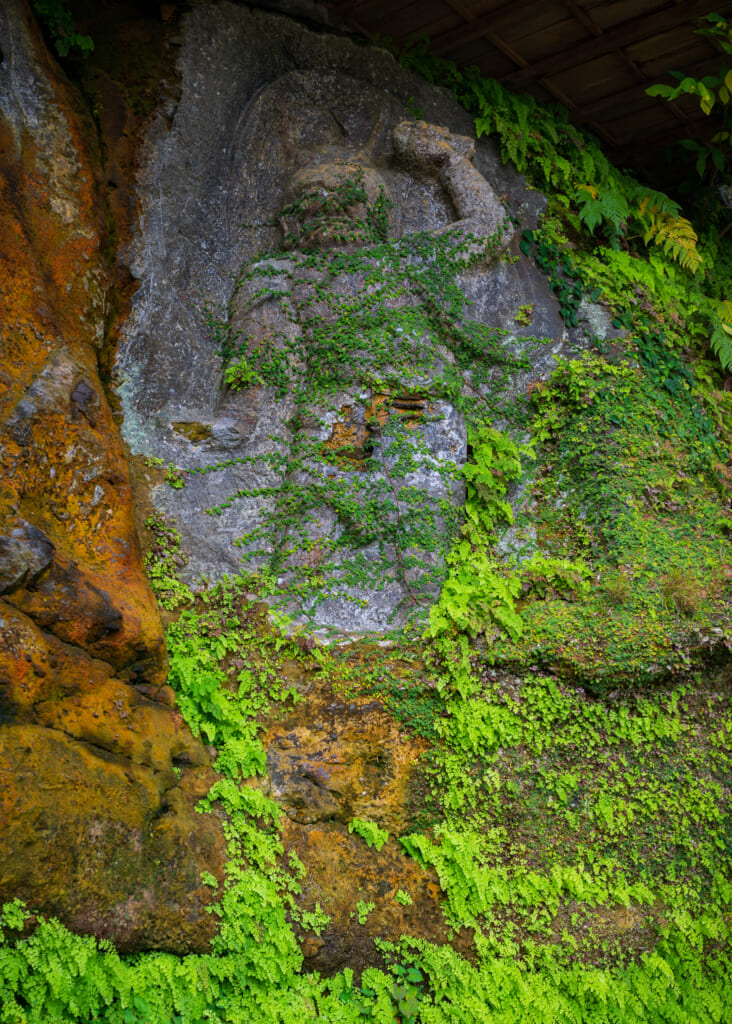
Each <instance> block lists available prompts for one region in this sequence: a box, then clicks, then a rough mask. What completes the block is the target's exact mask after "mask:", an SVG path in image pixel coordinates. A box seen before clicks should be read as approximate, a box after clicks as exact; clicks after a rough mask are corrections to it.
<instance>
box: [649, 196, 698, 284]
mask: <svg viewBox="0 0 732 1024" xmlns="http://www.w3.org/2000/svg"><path fill="white" fill-rule="evenodd" d="M678 210H679V207H678V205H677V204H676V203H674V202H673V200H671V199H668V196H664V195H663V193H661V192H654V193H653V194H648V195H644V196H643V198H642V199H641V201H640V205H639V207H638V212H637V214H636V216H637V217H638V219H639V220H640V222H641V224H642V225H643V227H644V229H645V232H644V235H643V241H644V242H645V243H646V245H648V243H649V242H653V244H654V245H660V246H661V247H662V249H663V251H664V253H665V255H666V256H670V257H671V259H673V260H674V261H675V262H676V263H678V264H679V265H680V266H682V267H683V268H684V269H685V270H690V271H691V273H692V274H696V272H697V271H698V270H699V268H700V267H701V266H702V264H703V263H704V258H703V256H702V254H701V253H700V252H699V249H698V247H697V243H698V241H699V239H698V237H697V234H696V231H694V228H693V226H692V224H691V221H689V220H687V219H686V217H681V216H680V215H679V213H678ZM670 211H675V212H670Z"/></svg>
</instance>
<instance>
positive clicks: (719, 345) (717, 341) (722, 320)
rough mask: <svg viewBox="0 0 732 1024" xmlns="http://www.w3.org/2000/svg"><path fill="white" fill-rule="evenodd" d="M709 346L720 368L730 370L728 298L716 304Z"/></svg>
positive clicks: (731, 304) (731, 344) (731, 310)
mask: <svg viewBox="0 0 732 1024" xmlns="http://www.w3.org/2000/svg"><path fill="white" fill-rule="evenodd" d="M709 346H710V348H711V350H712V352H714V354H715V355H716V357H717V359H719V362H720V363H721V365H722V369H723V370H727V371H728V372H729V371H732V302H729V301H728V300H725V301H724V302H720V303H718V305H717V316H716V317H715V318H714V320H713V322H712V334H711V337H710V339H709Z"/></svg>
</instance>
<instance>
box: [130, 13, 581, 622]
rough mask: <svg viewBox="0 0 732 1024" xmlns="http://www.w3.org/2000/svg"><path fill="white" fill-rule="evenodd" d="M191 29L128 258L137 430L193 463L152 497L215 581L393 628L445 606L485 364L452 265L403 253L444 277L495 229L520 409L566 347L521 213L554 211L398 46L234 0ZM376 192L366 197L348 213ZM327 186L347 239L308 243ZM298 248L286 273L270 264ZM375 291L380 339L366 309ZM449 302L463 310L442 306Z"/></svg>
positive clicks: (193, 581) (490, 314) (467, 276)
mask: <svg viewBox="0 0 732 1024" xmlns="http://www.w3.org/2000/svg"><path fill="white" fill-rule="evenodd" d="M178 39H179V43H180V56H179V61H178V71H179V74H180V86H179V89H180V95H179V97H178V98H177V100H175V101H173V100H170V101H167V102H166V103H165V104H163V107H162V109H159V110H158V112H157V114H156V115H155V116H154V117H153V119H152V120H151V122H150V124H149V126H148V129H147V132H146V136H145V140H144V145H143V150H142V156H141V171H140V176H139V193H138V194H139V204H140V219H139V223H138V225H137V226H136V229H135V230H134V231H133V234H132V239H131V243H130V246H129V253H130V260H129V269H130V273H131V275H132V276H133V277H134V278H135V279H136V280H137V281H138V282H139V287H138V290H137V291H136V293H135V295H134V298H133V300H132V303H131V308H130V314H129V316H128V318H127V319H126V321H125V322H124V323H123V324H122V326H121V331H120V344H119V347H118V359H117V365H116V373H117V379H118V389H119V394H120V399H121V405H122V412H123V424H122V433H123V436H124V437H125V440H126V441H127V443H128V444H129V446H130V449H131V451H132V452H133V453H135V454H137V455H140V456H146V457H150V456H152V457H154V458H157V459H159V460H162V462H163V463H164V464H172V465H173V466H174V467H175V474H176V475H177V480H176V483H177V484H179V485H180V486H177V487H174V488H171V487H170V486H169V485H168V484H166V483H165V482H162V481H160V480H157V481H155V480H151V484H150V487H149V494H148V495H146V496H145V499H146V500H147V498H148V497H149V500H150V501H151V502H152V504H153V505H154V506H155V507H156V508H157V509H158V510H159V511H160V512H162V513H163V514H164V515H165V516H167V517H169V518H170V520H171V521H172V522H174V523H175V525H176V527H177V528H178V529H179V530H180V532H181V535H182V554H183V555H184V557H185V558H186V559H187V565H186V566H185V568H184V569H183V576H184V578H185V580H186V582H187V583H188V584H189V585H191V586H193V587H194V588H195V587H197V586H199V585H200V581H201V579H202V577H203V578H204V579H207V580H208V581H209V582H214V581H216V580H218V579H220V578H221V576H222V575H223V574H224V573H230V574H236V573H238V572H240V571H241V570H242V568H243V569H244V571H245V572H254V573H264V574H265V575H267V574H269V577H270V583H271V588H272V589H274V592H275V598H274V599H275V603H279V604H280V605H282V606H284V607H285V608H286V610H287V613H288V614H289V615H290V616H291V617H293V618H294V619H295V621H301V622H303V621H308V622H309V624H310V628H313V627H316V628H320V629H323V630H328V629H330V630H334V629H337V630H339V631H341V632H343V633H345V634H351V635H352V634H353V633H354V632H366V631H373V630H376V631H379V630H382V631H383V630H384V629H388V628H393V627H394V626H398V625H399V624H400V623H402V622H403V621H404V618H405V617H406V616H407V614H409V613H411V612H413V611H414V606H415V605H417V606H424V605H428V604H429V603H430V602H431V601H433V600H434V599H435V597H436V595H437V594H439V589H440V585H441V581H442V579H443V577H444V556H445V552H446V549H447V548H448V547H449V544H450V542H451V536H452V534H453V533H454V527H455V521H456V515H459V512H458V510H459V508H460V507H461V505H462V500H463V491H462V484H461V483H460V482H459V481H456V480H455V478H454V470H455V468H456V467H459V466H460V465H462V464H463V463H464V461H465V458H466V452H467V444H466V425H465V421H464V417H463V415H462V413H458V412H457V411H456V408H455V402H456V399H457V398H458V397H460V396H459V395H458V396H455V395H452V396H451V397H449V398H447V397H446V396H448V395H450V388H451V387H452V388H453V391H454V384H452V385H451V384H450V383H449V378H451V376H452V377H453V378H454V376H455V374H458V375H459V374H460V373H466V372H467V371H466V368H465V367H464V366H462V365H459V366H458V364H457V363H456V356H455V353H454V349H455V347H456V343H455V340H454V337H452V336H451V330H452V327H451V326H449V325H448V326H447V327H445V326H444V325H438V324H437V320H438V319H439V316H436V315H435V313H434V311H432V312H431V311H430V308H429V301H428V299H427V298H426V295H425V289H426V288H428V287H429V283H428V282H427V283H426V281H425V273H426V270H425V268H427V267H428V266H429V260H428V259H423V257H421V256H419V255H418V254H416V252H411V250H410V249H409V247H408V246H409V243H407V242H406V241H405V240H406V239H407V238H408V237H409V236H412V235H414V233H415V232H425V233H427V234H426V235H425V237H429V238H430V239H432V240H433V243H434V244H439V241H440V240H442V242H443V249H444V252H443V253H442V258H443V262H445V264H447V263H449V261H450V260H451V259H452V260H453V261H454V260H456V259H459V258H467V250H466V252H465V253H463V255H462V256H459V255H455V253H451V252H450V251H449V248H448V243H447V239H448V237H454V245H455V246H457V247H459V244H461V242H462V241H463V240H464V239H465V238H466V237H467V235H468V234H469V233H470V232H471V231H473V232H474V233H475V234H476V235H477V236H478V237H480V238H481V239H482V240H483V242H482V244H483V245H485V239H486V238H487V237H488V236H493V234H494V233H495V235H496V238H495V241H494V244H493V247H492V249H491V250H490V251H488V250H485V251H483V252H482V254H478V253H475V254H473V255H474V256H475V260H474V263H472V264H471V265H470V266H469V267H468V266H467V264H466V268H465V269H466V273H464V274H463V275H462V276H461V279H460V292H461V295H462V299H461V301H464V302H465V304H466V305H465V308H466V309H467V303H468V302H470V303H471V304H472V306H471V311H470V319H471V320H472V322H473V327H474V328H475V329H477V330H483V331H485V332H486V335H485V337H486V347H488V345H489V334H490V332H491V331H495V332H498V333H500V332H501V331H504V332H505V334H506V338H505V340H504V341H502V342H501V343H500V344H499V346H498V351H497V352H496V353H495V354H494V355H493V356H492V358H494V359H495V361H496V362H497V363H500V362H501V360H505V359H506V358H514V359H515V360H516V361H517V362H518V360H519V359H520V358H521V357H524V358H526V360H527V363H526V365H525V367H524V369H523V370H522V371H521V372H516V373H515V374H513V375H512V377H511V380H510V385H509V390H510V392H511V394H516V393H518V392H520V391H522V390H524V389H525V388H526V387H527V386H528V384H529V383H530V382H531V381H535V380H537V379H539V378H541V377H543V376H546V375H548V373H549V372H551V369H552V367H553V366H554V357H555V356H556V355H557V354H559V353H563V352H564V353H566V352H567V351H569V349H568V347H567V341H568V338H567V334H566V331H565V328H564V325H563V323H562V321H561V319H560V317H559V315H558V308H557V303H556V300H555V299H554V297H553V296H552V294H551V292H550V290H549V285H548V283H547V280H546V278H545V277H544V275H542V274H540V273H539V272H537V270H536V268H535V267H534V266H533V265H532V264H531V262H530V261H528V260H526V259H525V258H523V257H521V258H520V259H519V250H518V240H519V238H518V233H516V237H514V238H513V239H512V236H513V235H514V228H513V226H512V224H511V222H510V220H509V219H508V218H509V215H510V214H512V215H517V214H518V215H519V216H520V218H521V221H522V224H523V225H524V226H526V225H529V224H531V223H534V222H535V219H536V214H537V210H538V209H539V208H540V207H541V205H542V197H540V196H539V195H538V194H537V193H531V192H529V191H528V190H526V189H525V187H524V182H523V180H522V179H521V178H520V176H519V175H518V174H516V173H515V171H513V172H512V171H510V170H507V169H506V168H504V167H503V166H502V165H501V162H500V160H499V158H498V156H497V153H496V151H495V148H492V147H491V146H490V145H489V144H487V143H485V142H483V143H480V144H478V146H477V150H476V151H475V153H474V157H473V151H474V150H475V146H474V144H473V142H472V141H471V139H470V138H468V136H471V137H472V134H473V128H472V124H471V122H470V119H469V118H468V116H467V115H466V113H465V111H463V110H461V109H460V107H459V106H458V105H457V103H455V101H454V100H453V99H452V98H451V97H450V96H449V95H448V94H447V93H446V91H445V90H442V89H438V88H435V87H432V86H429V85H428V84H427V83H425V82H423V81H421V80H419V79H418V78H417V77H416V76H414V75H412V74H410V73H409V72H407V71H405V70H404V69H403V68H401V67H400V66H399V65H398V64H397V63H396V62H395V61H394V59H393V58H392V57H391V55H390V54H388V53H386V52H385V51H382V50H378V49H375V48H364V47H359V46H357V45H356V44H354V43H353V42H352V41H351V40H349V39H344V38H338V37H336V36H330V35H327V34H318V33H315V32H312V31H310V30H308V29H306V28H305V27H304V26H302V25H300V24H298V23H297V22H295V21H292V20H290V19H287V18H283V17H280V16H277V15H272V14H269V13H266V12H263V11H258V10H250V9H247V8H245V7H242V6H239V5H234V4H230V3H226V2H224V3H202V4H198V5H196V6H195V8H194V9H193V10H192V11H191V12H190V13H189V14H186V15H185V16H183V18H182V20H181V25H180V33H179V36H178ZM204 67H205V73H203V72H202V69H203V68H204ZM414 108H418V109H419V112H420V116H421V117H422V118H423V119H424V120H425V121H426V122H428V123H429V124H431V125H432V126H433V127H432V128H425V129H424V132H426V133H427V134H426V135H425V137H424V139H423V140H422V142H421V143H420V144H419V145H418V144H417V143H416V142H415V141H414V140H412V141H411V142H410V141H409V131H406V129H403V130H402V134H404V138H403V139H402V138H401V135H400V130H399V128H398V126H399V125H400V124H403V125H406V126H409V125H410V124H412V125H414V124H415V123H416V122H415V120H414V118H410V115H409V111H410V110H413V109H414ZM405 119H406V120H405ZM434 126H436V127H434ZM430 132H432V133H433V136H434V138H433V141H432V143H431V145H432V148H433V150H434V151H432V150H430V149H429V146H427V142H426V141H425V140H426V139H427V137H428V135H429V133H430ZM440 132H441V133H442V134H440ZM435 133H436V134H435ZM400 140H401V141H400ZM420 146H421V148H420ZM440 146H441V147H442V149H440ZM349 182H350V183H351V184H349ZM357 182H363V186H362V190H363V197H362V199H359V201H358V202H354V203H351V205H350V206H348V209H347V210H345V209H344V210H343V211H341V212H340V214H339V212H338V211H336V210H335V209H334V208H331V207H333V204H334V203H337V202H338V195H339V194H340V193H342V194H343V195H345V191H344V190H346V191H347V190H348V188H352V187H353V186H354V185H355V184H356V183H357ZM339 189H340V193H339ZM316 195H317V196H319V197H320V198H319V200H318V201H325V202H326V204H327V205H328V209H327V210H325V211H321V212H320V213H319V214H318V216H328V217H331V218H334V223H335V224H337V225H338V224H339V225H340V227H339V231H341V234H339V233H338V231H333V230H330V229H320V228H318V229H317V230H314V232H313V233H312V234H310V235H308V232H309V231H310V228H309V227H308V223H310V225H311V226H312V223H314V221H313V210H312V209H310V210H309V209H308V205H307V203H310V204H311V205H312V201H313V196H316ZM307 196H310V199H308V200H307V202H305V199H306V197H307ZM499 196H501V197H502V198H501V199H499ZM323 197H328V198H327V199H326V200H323ZM293 201H294V206H293ZM303 202H305V205H304V206H303V205H302V204H303ZM298 204H300V206H298ZM380 204H381V205H380ZM504 204H505V205H504ZM346 205H348V204H346ZM287 206H290V207H291V210H290V213H289V214H287V215H285V216H284V217H283V218H280V219H278V214H279V212H280V210H281V209H282V208H283V207H287ZM387 209H388V213H387ZM298 210H299V212H298ZM379 211H381V213H380V212H379ZM300 214H302V216H303V217H304V221H305V223H299V221H298V217H299V216H300ZM341 214H342V215H341ZM382 215H383V222H382V223H381V228H382V235H381V236H379V235H378V230H377V228H376V225H378V223H379V217H380V216H382ZM339 217H340V219H339ZM359 218H361V220H362V221H363V224H362V225H361V227H358V228H357V227H356V226H355V225H356V222H357V221H359ZM364 225H365V226H366V227H367V228H369V230H371V232H372V234H371V236H369V231H367V230H365V229H364V230H362V229H363V228H364ZM293 228H294V234H293V237H292V238H291V239H289V240H288V239H287V238H286V236H287V233H288V231H290V230H291V229H293ZM343 232H345V234H343ZM349 232H350V237H347V236H348V235H349ZM449 232H454V236H449V234H448V233H449ZM461 232H462V233H461ZM379 241H382V242H384V243H388V244H389V245H390V246H391V248H390V250H389V251H390V254H391V255H390V256H389V258H388V260H385V259H384V256H383V253H382V254H381V255H379V254H378V250H374V248H373V247H374V245H375V244H376V243H378V242H379ZM400 241H401V242H403V244H402V247H401V248H400V245H399V243H400ZM509 242H510V243H511V248H510V249H508V248H507V247H508V244H509ZM430 244H432V243H430ZM282 245H284V246H285V248H286V249H287V251H288V258H287V259H282V258H281V257H280V258H279V259H273V260H269V261H268V262H266V263H262V262H261V259H260V256H261V254H262V253H263V252H266V251H271V250H272V249H275V248H279V247H281V246H282ZM369 246H370V247H371V248H370V249H369ZM502 253H503V255H504V256H508V259H501V258H500V257H501V254H502ZM361 256H363V259H361ZM389 261H392V262H391V263H390V262H389ZM331 265H332V267H334V268H340V269H336V270H332V269H330V268H331ZM390 266H391V267H392V269H391V271H389V269H388V268H389V267H390ZM455 266H456V265H455ZM455 266H453V268H452V270H451V271H449V273H452V274H453V276H455V274H456V269H455ZM389 274H391V276H389ZM420 274H421V275H422V276H420ZM324 289H325V291H327V298H326V299H322V294H323V290H324ZM376 292H378V293H379V315H380V316H381V321H379V322H378V323H375V322H374V321H373V318H372V319H371V320H369V318H368V317H364V316H363V314H362V312H361V313H359V311H358V309H357V306H358V302H359V301H360V297H361V296H362V295H363V294H365V293H371V294H372V295H375V293H376ZM456 295H457V293H456ZM452 301H453V302H455V301H456V299H455V296H453V300H452ZM527 302H528V303H530V304H531V307H532V309H533V322H532V328H531V333H532V334H534V335H537V336H542V337H545V338H549V339H552V344H551V345H550V344H544V345H542V346H533V347H532V346H531V344H529V343H527V342H526V341H525V340H522V341H518V340H517V333H518V332H517V326H516V322H515V320H514V317H515V315H516V313H517V311H518V309H519V307H520V306H521V305H522V304H525V303H527ZM436 303H437V305H442V306H443V308H444V310H445V311H446V312H448V307H449V302H448V301H447V299H446V298H445V297H442V298H438V299H436ZM450 315H453V318H455V317H456V314H450ZM457 319H459V316H458V317H457ZM382 321H383V322H382ZM452 326H453V327H454V326H456V325H455V324H453V325H452ZM385 339H388V340H385ZM573 340H574V341H578V340H579V341H580V343H584V342H583V339H582V338H581V337H578V338H575V339H573ZM458 358H459V357H458ZM480 361H481V357H476V363H478V362H480ZM488 363H489V359H488V358H487V357H486V358H484V359H483V365H481V371H482V370H483V369H484V368H485V366H487V365H488ZM494 369H495V374H494V377H496V378H497V377H498V376H500V367H499V366H498V365H497V366H496V367H495V368H494ZM225 374H226V376H225ZM237 375H238V376H237ZM278 375H279V376H278ZM468 376H469V373H468ZM284 379H286V386H285V387H284V389H283V387H282V381H283V380H284ZM471 387H472V383H471V382H470V381H467V380H466V383H465V384H464V385H463V388H462V391H463V397H464V398H466V399H468V400H469V399H470V397H471V395H473V394H474V391H471ZM491 388H492V384H488V385H487V386H486V384H485V382H484V383H483V385H482V391H481V392H480V394H481V395H482V396H483V397H485V396H487V395H488V394H489V393H490V391H491ZM458 390H459V389H458ZM507 397H508V396H507ZM492 415H495V410H493V412H492ZM410 460H411V461H410ZM450 474H452V476H450ZM184 483H185V486H183V484H184ZM410 489H411V493H412V500H411V502H410V501H409V500H407V499H406V498H405V495H406V494H407V492H408V491H409V490H410ZM376 494H378V495H379V498H378V505H379V511H378V516H377V517H376V518H378V519H379V520H380V523H379V526H378V528H375V527H374V523H373V520H371V519H370V512H369V506H370V505H373V504H374V501H375V500H376V499H375V498H374V495H376ZM233 495H236V498H235V500H231V498H232V496H233ZM139 500H143V499H142V494H140V497H139ZM295 506H296V507H295ZM211 509H215V510H216V515H213V516H212V515H207V514H206V512H207V510H209V511H210V510H211ZM446 509H447V512H446ZM410 521H412V522H415V523H416V522H420V524H421V527H420V528H421V529H422V535H421V536H420V537H419V538H418V539H415V536H414V531H413V532H412V533H410V530H409V525H408V524H409V522H410ZM354 537H355V540H354ZM302 538H305V540H304V541H303V540H302ZM313 580H315V583H313V582H312V581H313Z"/></svg>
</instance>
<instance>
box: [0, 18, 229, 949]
mask: <svg viewBox="0 0 732 1024" xmlns="http://www.w3.org/2000/svg"><path fill="white" fill-rule="evenodd" d="M0 52H1V53H2V60H1V61H0V238H1V239H2V244H1V245H0V264H1V269H0V325H1V326H0V342H1V344H2V350H3V354H2V368H3V371H2V381H1V385H0V477H1V479H2V486H1V489H0V595H1V599H0V636H1V637H2V640H1V641H0V749H1V750H2V753H1V754H0V777H1V778H2V802H1V803H0V808H1V811H2V814H1V817H0V822H1V824H0V864H2V867H1V868H0V898H6V897H7V898H12V897H13V896H16V895H17V896H21V897H23V898H26V899H28V901H29V903H31V904H32V905H33V907H34V909H36V910H38V911H41V912H46V913H56V914H59V915H60V916H61V917H62V918H63V920H64V921H66V922H67V923H69V924H71V925H73V926H75V927H79V928H84V929H85V930H89V931H92V932H94V933H96V934H99V935H105V936H108V937H111V938H113V939H114V940H115V941H118V942H120V943H121V944H122V946H128V947H129V946H136V947H137V946H156V947H162V948H172V949H183V948H189V947H191V946H193V947H196V948H202V947H204V946H205V945H206V941H207V936H208V935H210V933H211V920H210V918H209V917H208V916H207V915H204V914H203V910H204V905H205V903H206V897H205V895H204V892H203V890H202V888H201V886H200V884H199V881H198V873H199V870H201V869H203V868H204V867H206V868H207V869H208V870H212V869H213V870H214V871H215V870H220V867H221V859H222V846H221V838H220V835H219V834H218V832H217V829H216V827H215V825H214V823H213V821H212V820H208V821H203V820H202V819H200V818H195V819H194V818H193V817H191V815H190V811H191V809H192V802H193V801H194V799H195V796H196V793H197V791H198V790H200V789H201V786H202V785H203V788H204V789H205V782H203V780H204V779H205V772H206V765H207V763H208V757H207V754H206V752H205V750H204V748H203V747H202V746H201V744H200V743H198V742H196V741H195V740H194V739H193V737H192V736H191V735H190V733H189V732H188V730H187V729H186V727H185V726H183V724H182V722H181V720H180V718H179V717H178V716H176V713H175V711H174V710H173V707H172V695H171V693H170V691H169V690H166V689H165V687H164V682H165V677H166V654H165V644H164V638H163V632H162V627H161V623H160V617H159V613H158V610H157V606H156V603H155V600H154V598H153V596H152V594H151V592H150V589H149V586H148V583H147V580H146V578H145V574H144V571H143V567H142V560H141V555H140V549H139V544H138V541H137V538H136V535H135V526H134V513H133V505H132V494H131V490H130V480H129V472H128V468H127V463H126V458H125V454H124V451H123V447H122V442H121V439H120V437H119V433H118V431H117V428H116V426H115V423H114V420H113V416H112V412H111V410H110V406H109V402H108V400H107V397H106V393H105V389H104V386H103V384H102V382H101V380H100V375H99V364H100V357H101V353H102V349H103V345H104V342H105V334H106V330H107V321H108V315H109V308H110V301H111V298H110V270H109V267H108V265H107V261H106V259H105V255H104V250H105V246H106V244H107V241H108V238H107V229H106V224H105V209H104V204H103V190H102V188H101V182H100V166H99V152H98V144H97V141H96V137H95V131H94V128H93V125H92V123H91V120H90V118H89V115H88V114H87V113H86V111H85V110H84V108H83V105H82V104H81V102H80V99H79V96H78V94H77V93H76V91H75V90H74V89H73V88H72V87H71V86H70V85H69V83H68V82H67V81H66V79H65V77H64V75H63V74H62V73H61V72H60V70H59V69H58V67H57V66H56V65H55V63H54V62H53V60H52V59H51V58H50V57H49V55H48V52H47V50H46V48H45V45H44V43H43V41H42V40H41V38H40V35H39V33H38V30H37V28H36V26H35V24H34V21H33V18H32V16H31V15H30V12H29V10H28V8H27V6H26V5H25V4H22V3H15V2H11V3H9V4H5V5H4V6H3V10H2V12H0ZM174 907H175V908H177V909H176V910H173V908H174Z"/></svg>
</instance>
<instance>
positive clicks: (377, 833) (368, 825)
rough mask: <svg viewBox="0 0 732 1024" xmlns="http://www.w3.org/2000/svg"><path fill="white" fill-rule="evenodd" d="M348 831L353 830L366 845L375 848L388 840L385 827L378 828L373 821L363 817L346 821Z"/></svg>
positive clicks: (378, 847) (379, 847) (378, 848)
mask: <svg viewBox="0 0 732 1024" xmlns="http://www.w3.org/2000/svg"><path fill="white" fill-rule="evenodd" d="M348 831H349V832H355V833H356V835H357V836H361V838H362V839H363V840H364V841H365V843H366V845H367V846H375V847H376V849H377V850H380V849H381V847H382V846H383V845H384V843H386V842H388V841H389V833H388V832H387V830H386V829H384V828H380V827H379V826H378V825H377V824H376V822H375V821H366V820H365V819H364V818H352V819H351V821H349V823H348Z"/></svg>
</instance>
